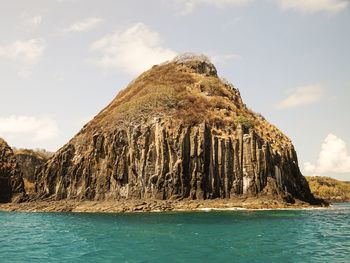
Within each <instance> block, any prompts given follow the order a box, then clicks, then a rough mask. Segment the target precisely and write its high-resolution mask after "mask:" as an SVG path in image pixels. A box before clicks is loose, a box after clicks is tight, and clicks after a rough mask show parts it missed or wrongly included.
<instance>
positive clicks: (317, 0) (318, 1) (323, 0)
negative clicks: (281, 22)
mask: <svg viewBox="0 0 350 263" xmlns="http://www.w3.org/2000/svg"><path fill="white" fill-rule="evenodd" d="M277 1H278V4H279V6H280V7H281V8H282V9H284V10H294V11H297V12H301V13H306V14H313V13H317V12H328V13H338V12H340V11H343V10H345V9H346V8H347V7H348V5H349V1H347V0H277Z"/></svg>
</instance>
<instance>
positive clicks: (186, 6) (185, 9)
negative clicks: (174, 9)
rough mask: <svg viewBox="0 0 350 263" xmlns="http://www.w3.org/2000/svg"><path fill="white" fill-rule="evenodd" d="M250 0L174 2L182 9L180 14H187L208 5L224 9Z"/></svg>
mask: <svg viewBox="0 0 350 263" xmlns="http://www.w3.org/2000/svg"><path fill="white" fill-rule="evenodd" d="M251 1H252V0H175V2H176V3H177V4H179V5H181V7H182V12H181V13H182V14H184V15H185V14H189V13H191V12H193V11H194V10H195V9H196V8H198V7H200V6H203V5H208V6H213V7H216V8H224V7H227V6H242V5H245V4H247V3H250V2H251Z"/></svg>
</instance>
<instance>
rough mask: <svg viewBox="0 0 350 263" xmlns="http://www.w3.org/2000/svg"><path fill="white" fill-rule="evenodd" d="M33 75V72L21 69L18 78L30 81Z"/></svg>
mask: <svg viewBox="0 0 350 263" xmlns="http://www.w3.org/2000/svg"><path fill="white" fill-rule="evenodd" d="M31 75H32V71H31V70H30V69H21V70H19V71H18V72H17V76H18V77H20V78H21V79H28V78H30V76H31Z"/></svg>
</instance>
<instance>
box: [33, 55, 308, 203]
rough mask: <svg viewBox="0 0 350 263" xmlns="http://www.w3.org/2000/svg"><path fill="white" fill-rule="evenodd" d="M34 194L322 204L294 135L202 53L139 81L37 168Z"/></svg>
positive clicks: (163, 67) (158, 67)
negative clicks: (253, 105)
mask: <svg viewBox="0 0 350 263" xmlns="http://www.w3.org/2000/svg"><path fill="white" fill-rule="evenodd" d="M36 182H37V183H36V195H37V198H39V199H42V198H48V197H49V198H54V199H57V200H61V199H73V200H120V199H149V198H152V199H163V200H167V199H177V200H181V199H200V200H206V199H217V198H234V197H237V196H240V197H254V196H255V197H259V196H268V197H270V198H277V199H283V200H285V201H288V202H293V201H294V199H299V200H303V201H306V202H310V203H312V202H315V199H314V198H313V196H312V194H311V193H310V189H309V186H308V184H307V182H306V180H305V178H304V177H303V176H302V174H301V173H300V170H299V167H298V160H297V155H296V152H295V150H294V147H293V145H292V144H291V142H290V140H289V139H288V138H287V137H286V136H285V135H284V134H283V133H281V132H280V131H279V130H278V129H277V128H276V127H274V126H273V125H271V124H269V123H268V122H267V121H266V120H265V119H264V118H263V117H261V116H260V115H258V114H255V113H254V112H252V111H251V110H249V109H248V108H247V107H246V106H245V105H244V104H243V102H242V99H241V97H240V94H239V91H238V90H237V89H235V88H234V87H233V86H232V85H231V84H229V83H227V82H226V81H223V80H221V79H219V78H218V76H217V72H216V69H215V67H214V66H213V65H212V64H211V63H210V62H208V60H207V59H203V57H199V58H198V59H197V57H189V56H188V55H186V56H185V57H183V56H182V57H179V58H176V59H175V60H174V61H172V62H169V63H165V64H163V65H160V66H154V67H153V68H152V69H151V70H149V71H147V72H145V73H143V74H142V75H141V76H140V77H139V78H138V79H136V80H135V81H133V82H132V83H131V84H130V85H129V86H128V87H127V89H125V90H123V91H122V92H120V93H119V95H118V96H117V97H116V98H115V99H114V100H113V101H112V103H111V104H110V105H108V106H107V107H106V108H105V109H104V110H103V111H101V112H100V113H99V114H98V115H97V116H96V117H95V118H94V119H93V120H92V121H91V122H90V123H88V124H87V125H85V126H84V128H83V129H82V130H81V131H80V132H79V133H78V134H77V135H76V136H75V137H74V138H73V139H72V140H71V141H70V142H69V143H67V144H66V145H65V146H64V147H63V148H61V149H60V150H59V151H58V152H57V153H56V154H55V155H54V156H53V157H52V158H51V159H50V160H49V161H48V162H47V163H46V164H45V165H44V166H43V167H42V169H41V170H40V171H39V172H38V173H37V174H36Z"/></svg>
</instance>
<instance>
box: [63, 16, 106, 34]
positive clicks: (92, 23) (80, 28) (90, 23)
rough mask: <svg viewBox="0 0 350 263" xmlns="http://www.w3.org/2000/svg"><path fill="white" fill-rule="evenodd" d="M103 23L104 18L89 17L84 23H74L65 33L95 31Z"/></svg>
mask: <svg viewBox="0 0 350 263" xmlns="http://www.w3.org/2000/svg"><path fill="white" fill-rule="evenodd" d="M102 22H103V19H102V18H99V17H89V18H86V19H84V20H82V21H78V22H75V23H73V24H72V25H70V26H68V27H67V28H65V29H64V30H63V31H64V32H87V31H90V30H92V29H95V28H96V27H97V26H98V25H99V24H101V23H102Z"/></svg>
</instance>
